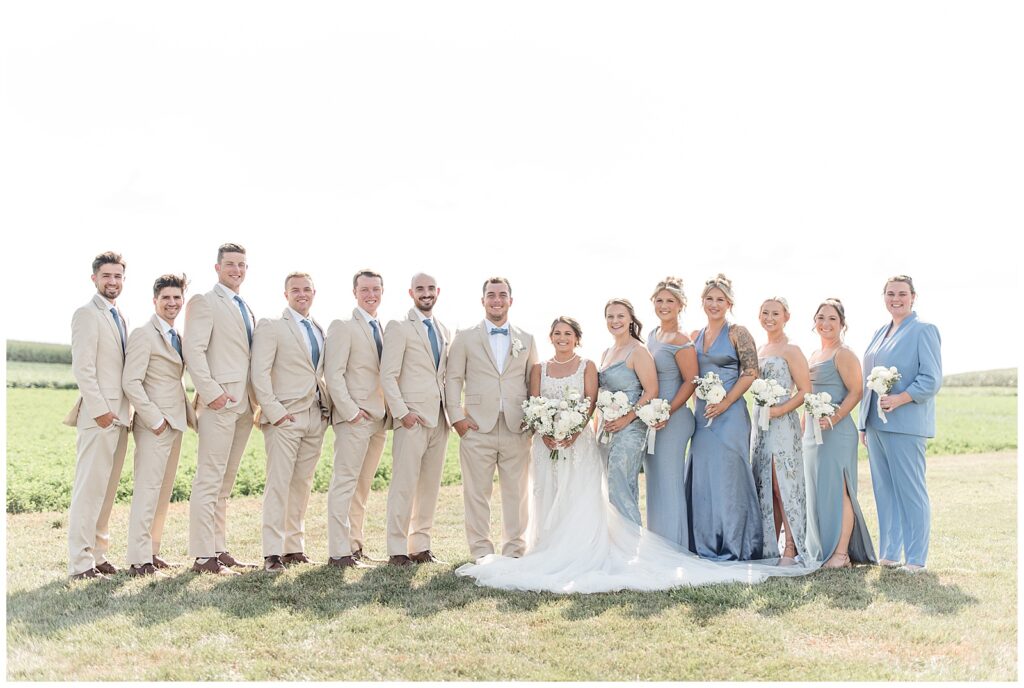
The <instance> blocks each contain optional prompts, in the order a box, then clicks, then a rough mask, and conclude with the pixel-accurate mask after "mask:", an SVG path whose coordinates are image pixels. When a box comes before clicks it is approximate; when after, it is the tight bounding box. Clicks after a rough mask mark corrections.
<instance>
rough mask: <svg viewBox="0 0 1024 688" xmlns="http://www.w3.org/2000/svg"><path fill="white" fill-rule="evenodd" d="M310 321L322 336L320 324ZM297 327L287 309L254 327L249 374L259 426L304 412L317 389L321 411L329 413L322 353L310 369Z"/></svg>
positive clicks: (306, 350) (304, 337)
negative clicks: (258, 411)
mask: <svg viewBox="0 0 1024 688" xmlns="http://www.w3.org/2000/svg"><path fill="white" fill-rule="evenodd" d="M310 321H311V322H312V323H313V327H315V328H316V329H317V330H319V331H320V336H323V335H324V331H323V328H322V327H320V323H318V322H317V321H316V320H314V319H312V318H310ZM299 327H301V326H300V325H299V324H298V323H297V322H295V319H294V318H293V317H292V314H291V312H290V311H289V310H288V309H287V308H286V309H285V310H284V313H283V314H282V316H281V318H279V319H276V320H273V319H270V318H264V319H262V320H260V321H259V323H258V324H257V325H256V331H255V332H254V333H253V336H252V363H251V373H252V386H253V389H254V390H255V391H256V401H257V402H258V403H259V405H260V409H261V412H260V423H261V424H267V423H276V422H278V421H279V420H281V419H282V418H284V417H285V415H287V414H289V413H292V414H295V413H301V412H303V411H308V410H309V409H310V408H312V407H313V406H315V405H316V403H317V391H318V390H319V392H320V408H321V410H322V412H323V413H325V414H326V413H327V412H328V411H330V408H331V397H330V392H329V391H328V389H327V385H326V383H325V382H324V359H325V356H324V353H323V352H321V353H320V361H319V362H318V365H317V367H316V369H315V370H314V369H313V359H312V358H310V354H309V348H308V346H307V345H306V334H305V333H304V332H302V331H301V330H300V329H299ZM324 339H325V340H326V337H324ZM324 348H326V344H325V346H324Z"/></svg>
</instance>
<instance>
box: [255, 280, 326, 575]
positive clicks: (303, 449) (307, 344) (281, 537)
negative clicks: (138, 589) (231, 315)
mask: <svg viewBox="0 0 1024 688" xmlns="http://www.w3.org/2000/svg"><path fill="white" fill-rule="evenodd" d="M284 296H285V299H286V300H287V301H288V307H287V308H285V309H284V313H282V315H281V317H280V318H279V319H276V320H272V319H269V318H264V319H263V320H260V322H259V324H258V325H256V332H255V334H254V335H253V338H252V386H253V389H255V390H256V400H257V401H258V402H259V404H260V428H261V429H262V430H263V441H264V444H265V445H266V449H267V481H266V488H265V489H264V491H263V569H264V570H265V571H269V572H271V573H280V572H281V571H284V565H285V564H298V563H302V564H309V563H312V562H310V560H309V557H307V556H306V554H305V518H306V506H307V505H308V504H309V493H310V490H311V489H312V487H313V474H314V473H315V472H316V464H317V461H319V460H320V450H321V448H322V447H323V444H324V432H325V431H326V430H327V420H328V418H329V414H330V408H331V398H330V396H329V394H328V391H327V385H326V384H325V383H324V360H323V356H322V353H321V352H323V350H324V331H323V328H321V327H320V323H318V322H317V321H316V320H314V319H313V317H312V316H311V315H310V314H309V309H310V308H311V307H312V305H313V297H314V296H316V289H314V287H313V278H312V277H311V276H310V275H309V274H308V273H305V272H293V273H291V274H290V275H288V276H287V277H285V280H284Z"/></svg>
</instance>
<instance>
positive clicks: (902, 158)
mask: <svg viewBox="0 0 1024 688" xmlns="http://www.w3.org/2000/svg"><path fill="white" fill-rule="evenodd" d="M1014 13H1016V14H1014ZM1020 19H1021V17H1020V14H1019V10H1017V9H1016V7H1015V3H1009V2H1005V3H1002V2H985V3H969V2H927V3H918V4H914V3H894V2H891V1H886V2H860V3H855V4H842V5H834V4H832V3H820V2H804V3H789V4H786V5H785V6H781V5H780V4H778V3H680V2H666V3H657V2H648V3H601V2H586V3H557V2H551V1H550V0H547V1H545V2H537V3H528V2H517V3H514V4H510V3H504V4H502V5H500V6H498V5H496V4H492V3H481V2H466V3H438V2H430V3H425V2H410V3H395V2H391V3H386V4H385V3H365V2H360V3H355V2H351V3H337V2H330V3H302V4H301V5H299V4H294V3H287V4H286V3H276V4H270V3H256V2H246V3H240V4H228V3H209V2H195V3H187V2H176V3H172V4H161V5H157V4H152V3H141V2H125V3H97V2H90V3H80V2H70V3H50V2H26V3H5V4H4V6H3V9H2V15H0V89H2V100H0V151H2V153H0V158H2V159H0V222H2V227H3V230H4V235H5V236H4V248H5V250H4V255H5V256H6V260H5V270H4V274H5V278H6V279H7V280H10V282H9V284H7V285H6V289H5V293H6V294H7V298H6V299H5V300H4V306H3V307H4V317H3V319H2V322H3V326H4V329H5V332H4V335H5V336H6V337H8V338H13V339H29V340H37V341H53V342H68V341H69V340H70V320H71V313H72V311H73V310H74V309H75V308H76V307H77V306H79V305H80V304H82V303H84V302H85V301H86V300H88V299H89V298H90V296H91V294H92V292H93V290H92V285H91V283H90V281H89V274H90V269H89V263H90V261H91V259H92V257H93V256H94V255H95V254H96V253H98V252H99V251H101V250H104V249H108V248H112V249H115V250H119V251H121V252H122V253H123V254H124V255H125V257H126V259H127V261H128V263H129V266H128V280H127V283H126V289H125V291H124V294H123V296H122V298H121V300H120V305H121V307H122V310H124V311H125V312H126V313H127V315H128V316H129V318H130V319H131V320H132V321H133V324H135V325H138V324H141V323H142V322H143V321H144V320H145V319H147V318H148V317H149V314H150V313H151V312H152V305H151V302H150V297H151V285H152V282H153V279H154V278H155V277H156V276H157V275H158V274H160V273H163V272H168V271H176V272H181V271H185V272H186V273H188V275H189V276H190V277H191V278H192V279H193V290H192V291H206V290H208V289H209V288H210V287H211V286H212V284H213V282H214V279H215V277H214V272H213V263H214V261H215V252H216V247H217V245H218V244H220V243H222V242H224V241H236V242H239V243H242V244H244V245H245V246H246V247H247V248H248V250H249V262H250V265H251V267H250V272H249V278H248V280H247V282H246V283H245V285H244V286H243V292H242V293H243V296H245V297H246V298H247V299H248V300H249V302H250V304H251V305H252V307H253V308H254V310H255V311H256V313H257V315H259V316H275V317H276V316H278V315H279V314H280V312H281V310H282V308H283V307H284V298H283V295H282V291H283V289H282V284H281V283H282V279H283V276H284V275H285V274H286V273H287V272H289V271H291V270H295V269H302V270H306V271H309V272H311V273H312V274H313V275H314V277H315V278H316V281H317V287H318V292H319V293H318V295H317V300H316V303H315V305H314V309H313V312H314V315H315V316H317V317H318V319H320V320H321V321H322V322H323V323H324V324H325V325H326V324H327V323H328V322H329V321H330V320H332V319H334V318H337V317H347V316H348V314H349V313H350V312H351V310H352V307H353V302H352V297H351V281H350V280H351V274H352V273H353V272H354V271H355V270H356V269H357V268H359V267H362V266H372V267H374V268H376V269H377V270H379V271H381V272H382V273H384V276H385V295H384V303H383V305H382V307H381V312H380V314H381V316H382V317H383V318H385V319H387V318H391V317H398V316H400V315H402V314H404V313H405V311H406V310H407V309H408V308H409V304H410V301H409V298H408V296H407V294H406V289H407V287H408V279H409V277H410V276H411V275H412V274H413V273H414V272H415V271H417V270H425V271H428V272H431V273H433V274H435V275H436V276H437V277H438V279H439V283H440V286H441V289H442V295H441V298H440V301H439V304H438V307H437V314H438V316H439V317H440V318H441V319H442V320H444V321H445V322H446V323H447V324H448V325H449V326H453V327H454V326H467V325H470V324H473V323H475V322H477V321H479V320H480V319H481V318H482V315H483V311H482V308H481V306H480V301H479V297H480V286H481V282H482V281H483V279H484V278H485V277H486V276H488V275H490V274H504V275H507V276H508V277H509V278H510V279H511V281H512V286H513V296H514V298H515V303H514V305H513V307H512V311H511V319H512V321H513V322H515V323H516V324H518V325H520V326H522V327H524V328H526V329H527V330H529V331H532V332H534V333H536V334H539V335H541V342H542V344H543V345H542V346H541V355H542V356H546V355H549V354H550V346H549V345H547V343H546V333H547V327H548V325H549V323H550V321H551V320H552V318H553V317H554V316H555V315H557V314H560V313H565V314H569V315H574V316H576V317H577V318H578V319H579V320H580V321H581V322H582V323H583V326H584V335H585V337H584V345H585V346H584V353H585V354H587V355H588V356H590V357H596V356H598V355H599V354H600V351H601V350H602V349H603V348H604V346H606V345H607V344H608V342H609V335H608V334H607V332H606V331H605V329H604V325H603V318H602V306H603V304H604V302H605V300H607V299H608V298H609V297H611V296H626V297H628V298H630V299H632V300H633V301H634V303H635V304H637V306H638V309H639V315H640V317H641V319H642V320H643V322H644V324H645V332H646V331H649V328H650V327H651V326H653V325H654V324H655V320H656V319H655V317H654V315H653V312H652V310H651V308H650V304H649V302H648V301H647V299H648V297H649V295H650V292H651V289H652V287H653V285H654V284H655V283H656V282H657V281H658V280H659V279H660V278H662V277H663V276H665V275H666V274H675V275H679V276H681V277H683V278H684V280H685V282H686V285H687V293H688V295H689V296H690V297H691V302H692V305H691V307H690V309H689V310H688V311H687V312H686V314H685V316H684V327H685V328H686V329H691V328H697V327H699V326H701V324H702V323H703V313H702V311H701V310H700V308H699V292H700V287H701V285H702V284H703V282H704V280H706V279H707V278H709V277H711V276H713V275H714V274H715V273H717V272H718V271H723V272H725V273H726V274H728V275H729V276H730V277H732V278H733V280H734V284H735V288H736V293H737V297H738V300H737V303H736V309H735V321H736V322H739V323H741V324H744V325H747V326H748V327H749V328H750V329H751V331H752V332H753V334H754V336H755V339H757V340H758V341H759V342H762V341H763V340H764V334H763V331H762V330H761V329H760V327H759V326H758V324H757V319H756V314H757V309H758V307H759V306H760V303H761V301H762V299H763V298H764V297H767V296H769V295H772V294H781V295H784V296H786V297H787V298H788V299H789V302H790V304H791V307H792V309H793V321H792V322H791V323H790V326H789V334H790V336H791V338H792V339H793V340H794V341H796V342H797V343H799V344H800V345H801V346H802V347H804V349H805V352H808V353H809V352H810V350H812V349H813V348H815V346H816V344H817V339H816V337H815V336H814V335H813V334H812V333H811V331H810V328H811V318H812V315H813V311H814V307H815V306H816V304H817V303H818V302H819V301H820V300H821V299H822V298H824V297H827V296H838V297H840V298H842V300H843V301H844V303H845V304H846V305H847V314H848V317H849V321H850V331H849V335H848V338H847V341H848V342H849V343H850V345H851V346H852V347H853V348H854V349H855V350H856V351H858V352H862V351H863V349H864V347H865V346H866V344H867V340H868V339H869V337H870V335H871V333H872V332H873V331H874V330H875V329H876V328H878V327H879V326H881V325H882V324H883V323H884V322H885V321H887V313H886V311H885V309H884V306H883V304H882V298H881V291H882V287H883V284H884V280H885V278H886V277H887V276H888V275H890V274H893V273H900V272H904V273H908V274H910V275H912V276H913V277H914V279H915V281H916V284H917V288H918V291H919V298H918V302H917V311H918V313H919V314H920V315H921V317H922V318H924V319H926V320H929V321H931V322H934V323H936V324H937V325H938V326H939V328H940V330H941V332H942V336H943V356H944V359H945V370H946V372H947V373H954V372H961V371H968V370H979V369H987V368H997V367H1008V366H1016V365H1017V360H1018V356H1019V351H1020V339H1019V338H1018V337H1016V336H1015V330H1016V329H1017V328H1016V326H1015V325H1011V324H1010V323H1011V322H1015V321H1017V320H1018V319H1019V315H1018V314H1017V313H1016V311H1017V310H1018V308H1019V303H1020V300H1019V290H1018V284H1019V282H1018V277H1017V273H1018V271H1019V264H1020V259H1019V253H1018V251H1017V250H1016V248H1015V245H1014V244H1011V243H1010V239H1009V238H1007V236H1008V235H1009V236H1014V237H1015V236H1016V235H1017V234H1018V233H1019V232H1020V230H1021V227H1022V223H1021V214H1020V209H1021V208H1020V198H1021V189H1022V188H1024V175H1022V172H1021V170H1022V167H1021V160H1024V145H1022V140H1024V137H1022V133H1021V132H1022V127H1021V126H1020V123H1021V122H1024V107H1022V102H1021V88H1020V84H1021V69H1020V65H1021V64H1024V50H1022V42H1021V40H1020V36H1021V28H1022V22H1021V21H1020ZM1009 309H1012V311H1009ZM186 336H187V332H186Z"/></svg>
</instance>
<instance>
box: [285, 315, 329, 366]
mask: <svg viewBox="0 0 1024 688" xmlns="http://www.w3.org/2000/svg"><path fill="white" fill-rule="evenodd" d="M288 312H289V313H291V314H292V318H293V319H294V320H295V324H296V325H298V326H299V332H301V333H302V338H303V339H304V340H305V342H306V351H307V352H308V353H309V360H310V362H312V361H313V342H311V341H310V340H309V330H307V329H306V326H305V325H303V324H302V321H303V320H308V321H309V327H310V329H311V330H313V336H314V337H316V344H317V346H318V347H320V348H319V349H318V351H320V355H321V356H323V355H324V335H323V333H322V332H320V328H319V327H317V326H316V323H315V322H313V316H312V315H307V316H306V317H305V318H304V317H302V313H299V312H298V311H297V310H295V309H294V308H292V307H291V306H288Z"/></svg>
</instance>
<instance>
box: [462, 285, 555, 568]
mask: <svg viewBox="0 0 1024 688" xmlns="http://www.w3.org/2000/svg"><path fill="white" fill-rule="evenodd" d="M483 294H484V295H483V298H482V299H480V301H481V303H482V304H483V306H484V314H485V316H486V317H485V318H484V321H483V322H482V323H480V324H479V325H477V326H476V327H471V328H469V329H466V330H460V331H459V332H457V333H456V334H455V340H454V341H453V342H452V347H451V351H450V353H449V354H448V369H447V371H446V376H445V396H446V405H447V409H448V417H449V418H450V419H451V421H452V427H454V428H455V431H456V432H457V433H459V436H460V437H461V438H462V442H461V443H460V445H459V459H460V461H461V464H462V498H463V501H464V503H465V508H466V539H467V540H468V541H469V551H470V554H472V555H473V556H474V557H475V558H477V559H479V558H480V557H483V556H486V555H488V554H493V553H494V544H493V543H492V542H491V539H490V522H491V490H492V486H493V480H494V471H495V469H497V471H498V479H499V480H500V482H501V512H502V519H501V521H502V541H503V542H502V546H501V553H502V554H503V555H505V556H509V557H518V556H522V554H523V551H524V549H525V546H526V543H525V541H524V539H523V533H524V532H525V531H526V515H527V482H528V480H529V470H528V469H529V465H530V435H529V433H528V432H525V431H523V430H522V429H521V425H522V422H523V410H522V403H523V401H525V400H526V398H527V395H528V390H529V379H530V369H531V368H532V367H533V364H534V363H536V362H537V346H536V344H535V343H534V341H533V337H532V336H531V335H529V334H527V333H526V332H524V331H522V330H521V329H519V328H518V327H515V326H512V325H509V322H508V309H509V307H511V305H512V286H511V285H510V284H509V282H508V280H507V279H505V278H504V277H491V278H489V279H488V280H487V281H485V282H484V287H483ZM463 391H465V400H464V401H463Z"/></svg>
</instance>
